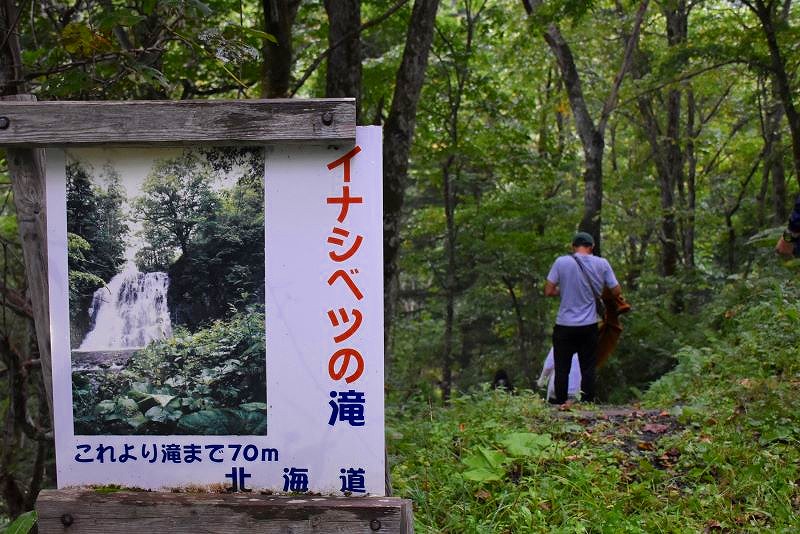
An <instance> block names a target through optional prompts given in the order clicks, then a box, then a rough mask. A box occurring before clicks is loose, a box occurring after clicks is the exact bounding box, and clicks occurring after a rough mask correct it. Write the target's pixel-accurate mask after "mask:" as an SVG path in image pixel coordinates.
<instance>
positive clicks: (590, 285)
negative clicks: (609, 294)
mask: <svg viewBox="0 0 800 534" xmlns="http://www.w3.org/2000/svg"><path fill="white" fill-rule="evenodd" d="M570 256H572V259H573V260H575V263H577V264H578V269H580V270H581V274H582V275H583V279H584V280H586V284H587V285H588V286H589V290H590V291H591V292H592V295H594V298H596V299H599V298H600V295H599V294H598V293H597V292H596V291H595V290H594V286H593V285H592V281H591V280H589V275H588V274H586V270H584V268H583V264H582V263H581V261H580V260H579V259H578V258H576V257H575V254H570Z"/></svg>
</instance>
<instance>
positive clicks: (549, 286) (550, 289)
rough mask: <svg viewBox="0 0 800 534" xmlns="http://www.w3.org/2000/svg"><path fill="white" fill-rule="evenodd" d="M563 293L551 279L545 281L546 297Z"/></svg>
mask: <svg viewBox="0 0 800 534" xmlns="http://www.w3.org/2000/svg"><path fill="white" fill-rule="evenodd" d="M560 294H561V292H560V291H559V287H558V286H557V285H555V284H554V283H553V282H551V281H550V280H547V281H545V283H544V296H545V297H557V296H559V295H560Z"/></svg>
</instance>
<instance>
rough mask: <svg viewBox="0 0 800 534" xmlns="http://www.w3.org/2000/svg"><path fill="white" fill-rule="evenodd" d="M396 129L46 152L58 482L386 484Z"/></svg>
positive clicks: (378, 489)
mask: <svg viewBox="0 0 800 534" xmlns="http://www.w3.org/2000/svg"><path fill="white" fill-rule="evenodd" d="M381 170H382V161H381V130H380V128H377V127H365V128H358V131H357V136H356V145H355V147H354V146H346V147H321V146H302V145H294V146H276V147H266V148H264V147H233V148H212V149H207V148H193V149H179V148H152V149H141V148H124V149H122V148H116V149H105V148H81V149H69V150H56V149H48V151H47V221H48V254H49V258H48V260H49V282H50V318H51V337H52V354H53V382H54V409H55V430H56V435H55V438H56V453H57V454H56V460H57V468H58V485H59V487H60V488H64V487H70V486H83V485H111V484H116V485H121V486H125V487H135V488H147V489H157V490H167V489H172V488H181V489H199V490H210V491H215V490H216V491H222V490H225V489H226V488H227V489H232V490H235V491H248V490H253V489H254V490H266V491H273V492H278V493H293V492H318V493H323V494H333V495H366V494H370V495H383V494H384V427H383V280H382V273H383V261H382V228H383V226H382V209H381V208H382V176H381Z"/></svg>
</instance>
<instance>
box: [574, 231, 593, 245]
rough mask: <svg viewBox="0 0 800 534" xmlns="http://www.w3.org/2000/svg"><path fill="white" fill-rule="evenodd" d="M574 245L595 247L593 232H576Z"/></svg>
mask: <svg viewBox="0 0 800 534" xmlns="http://www.w3.org/2000/svg"><path fill="white" fill-rule="evenodd" d="M572 246H573V247H593V246H594V238H593V237H592V235H591V234H588V233H586V232H578V233H577V234H575V237H573V238H572Z"/></svg>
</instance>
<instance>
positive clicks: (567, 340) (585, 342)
mask: <svg viewBox="0 0 800 534" xmlns="http://www.w3.org/2000/svg"><path fill="white" fill-rule="evenodd" d="M597 335H598V332H597V323H594V324H590V325H586V326H561V325H558V324H557V325H555V327H553V356H554V359H555V371H556V376H555V383H554V389H555V395H556V398H555V401H551V402H553V403H554V404H564V403H565V402H566V401H567V384H568V381H569V369H570V367H571V365H572V355H573V354H575V353H576V352H577V353H578V361H579V362H580V364H581V400H582V401H586V402H593V401H594V378H595V365H596V363H597Z"/></svg>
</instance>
